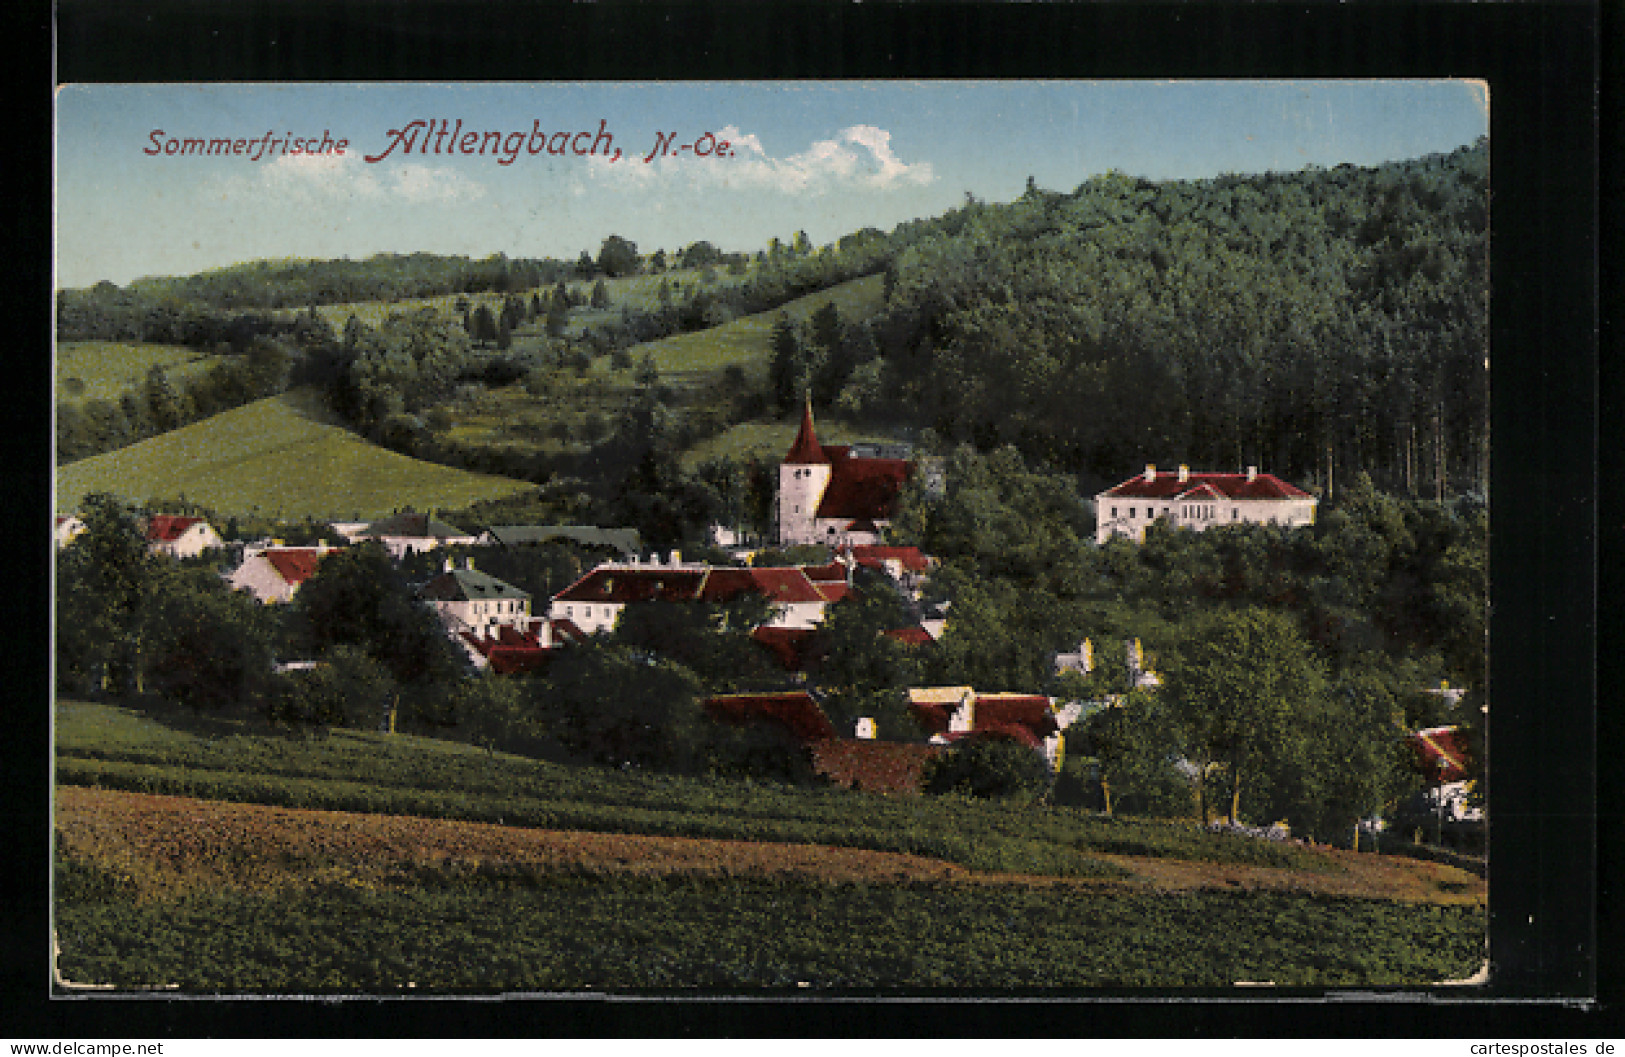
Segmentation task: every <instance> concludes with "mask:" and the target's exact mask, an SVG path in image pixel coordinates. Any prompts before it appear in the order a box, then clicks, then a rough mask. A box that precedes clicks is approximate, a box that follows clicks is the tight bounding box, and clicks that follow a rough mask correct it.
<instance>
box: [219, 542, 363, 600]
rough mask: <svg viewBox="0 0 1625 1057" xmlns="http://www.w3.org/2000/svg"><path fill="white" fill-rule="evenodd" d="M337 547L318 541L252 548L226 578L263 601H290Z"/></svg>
mask: <svg viewBox="0 0 1625 1057" xmlns="http://www.w3.org/2000/svg"><path fill="white" fill-rule="evenodd" d="M335 549H336V548H333V547H329V546H327V545H326V544H318V545H317V546H314V547H266V548H264V549H263V550H256V551H249V552H248V553H247V554H245V555H244V556H243V563H242V564H241V565H239V566H237V568H236V569H234V570H232V571H231V573H230V574H229V575H228V576H227V577H226V583H228V584H230V585H231V588H232V590H234V591H247V592H249V593H250V594H252V595H253V596H254V597H255V598H257V599H259V600H260V601H261V602H265V603H268V604H276V603H281V602H288V601H291V600H292V599H293V596H294V595H295V594H296V593H298V591H299V588H300V587H301V586H303V585H304V582H305V581H306V580H308V579H310V577H311V575H312V574H314V573H315V572H316V566H317V565H318V564H319V563H320V562H321V560H322V558H323V557H325V556H326V555H327V554H329V553H330V552H332V551H333V550H335Z"/></svg>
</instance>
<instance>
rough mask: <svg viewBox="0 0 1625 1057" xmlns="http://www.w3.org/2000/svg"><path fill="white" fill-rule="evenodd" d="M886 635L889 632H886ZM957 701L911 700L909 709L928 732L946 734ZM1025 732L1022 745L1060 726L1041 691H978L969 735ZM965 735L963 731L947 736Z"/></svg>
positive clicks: (1034, 740) (1037, 742)
mask: <svg viewBox="0 0 1625 1057" xmlns="http://www.w3.org/2000/svg"><path fill="white" fill-rule="evenodd" d="M888 634H890V633H889V632H888ZM958 707H959V703H958V702H957V701H952V702H948V701H911V702H909V711H911V712H913V713H914V717H915V719H917V720H918V721H919V723H920V725H921V726H923V727H924V728H925V729H926V731H927V732H928V733H930V734H947V733H948V720H949V717H951V716H952V715H953V714H954V712H955V711H957V710H958ZM1012 729H1020V730H1022V731H1025V732H1026V733H1025V734H1024V735H1020V736H1019V737H1020V739H1021V741H1022V742H1023V743H1024V744H1031V745H1038V744H1039V743H1040V742H1042V740H1043V739H1044V738H1046V737H1048V736H1049V735H1051V734H1054V733H1055V732H1056V731H1057V730H1058V729H1060V728H1059V727H1058V726H1057V725H1056V723H1055V713H1054V711H1053V710H1052V709H1051V708H1050V699H1049V698H1047V697H1045V696H1043V695H1042V694H977V695H976V704H975V707H974V708H973V710H972V713H971V730H970V732H969V733H971V734H1006V735H1008V734H1010V731H1011V730H1012ZM950 736H951V737H965V736H966V735H965V734H956V735H950Z"/></svg>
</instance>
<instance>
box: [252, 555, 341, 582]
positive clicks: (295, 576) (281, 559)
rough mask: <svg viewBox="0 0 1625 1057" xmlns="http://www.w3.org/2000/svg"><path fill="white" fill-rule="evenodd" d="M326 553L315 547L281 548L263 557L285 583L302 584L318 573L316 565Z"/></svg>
mask: <svg viewBox="0 0 1625 1057" xmlns="http://www.w3.org/2000/svg"><path fill="white" fill-rule="evenodd" d="M324 553H326V552H324V551H321V550H318V549H317V548H315V547H279V548H277V549H275V550H268V551H265V552H263V554H262V555H261V556H262V557H263V558H264V559H265V560H266V561H267V562H269V563H270V565H271V568H272V569H275V570H276V574H277V575H278V576H280V577H282V579H283V581H284V582H285V583H290V584H302V583H304V582H305V581H306V580H308V579H310V577H311V574H312V573H314V572H315V571H316V565H317V563H319V562H320V561H321V560H322V555H323V554H324Z"/></svg>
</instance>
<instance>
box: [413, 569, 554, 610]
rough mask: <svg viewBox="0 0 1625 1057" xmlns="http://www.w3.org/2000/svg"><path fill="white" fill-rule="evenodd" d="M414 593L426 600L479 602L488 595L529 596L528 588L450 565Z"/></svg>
mask: <svg viewBox="0 0 1625 1057" xmlns="http://www.w3.org/2000/svg"><path fill="white" fill-rule="evenodd" d="M418 597H419V598H421V599H423V600H424V601H426V602H476V601H478V602H483V601H486V600H488V599H515V600H520V599H526V598H529V597H530V592H528V591H522V590H520V589H519V588H517V587H515V586H514V585H513V584H510V583H508V582H507V581H506V580H498V579H497V578H496V577H494V576H492V575H491V574H490V573H482V572H480V571H479V570H478V569H452V570H450V571H448V572H443V573H441V574H440V575H439V576H436V577H435V578H434V579H433V580H430V581H429V582H428V583H426V584H424V585H423V587H422V589H421V590H419V591H418Z"/></svg>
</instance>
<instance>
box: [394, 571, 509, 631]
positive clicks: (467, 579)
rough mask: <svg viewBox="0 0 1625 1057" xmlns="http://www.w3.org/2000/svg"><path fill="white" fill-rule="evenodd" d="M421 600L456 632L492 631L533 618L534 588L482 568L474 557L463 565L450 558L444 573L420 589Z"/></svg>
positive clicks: (419, 597) (419, 596) (419, 598)
mask: <svg viewBox="0 0 1625 1057" xmlns="http://www.w3.org/2000/svg"><path fill="white" fill-rule="evenodd" d="M418 600H419V601H420V602H426V603H428V604H429V606H430V607H431V608H433V609H434V611H435V612H436V613H437V614H439V616H440V622H441V623H442V624H444V625H446V627H447V628H448V629H450V630H451V631H453V632H460V631H476V632H490V631H494V630H495V629H496V628H497V627H498V626H499V625H507V626H509V627H514V626H517V625H519V624H523V623H528V622H529V621H530V592H528V591H524V590H521V589H520V588H517V587H515V586H514V585H512V584H510V583H508V582H507V581H505V580H498V579H497V578H496V577H494V576H492V575H491V574H489V573H483V572H480V571H479V570H478V569H476V568H474V559H473V558H467V559H464V562H463V564H462V565H458V564H456V563H455V562H454V561H452V560H451V559H450V558H448V559H446V562H445V566H444V568H443V569H442V571H441V572H440V574H439V575H438V576H436V577H435V578H434V579H432V580H430V581H429V582H428V583H426V584H424V585H423V586H422V587H420V588H419V589H418Z"/></svg>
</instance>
